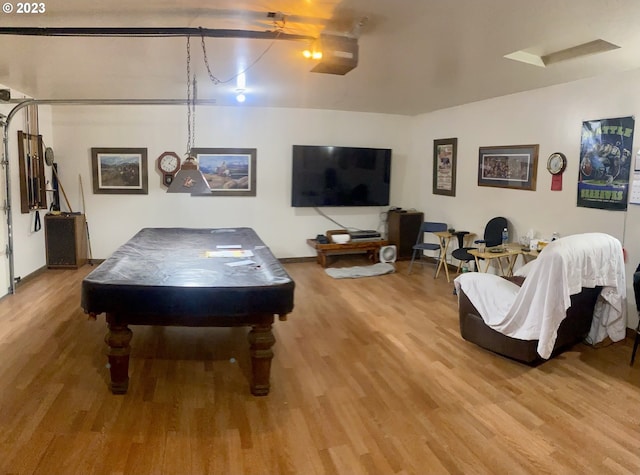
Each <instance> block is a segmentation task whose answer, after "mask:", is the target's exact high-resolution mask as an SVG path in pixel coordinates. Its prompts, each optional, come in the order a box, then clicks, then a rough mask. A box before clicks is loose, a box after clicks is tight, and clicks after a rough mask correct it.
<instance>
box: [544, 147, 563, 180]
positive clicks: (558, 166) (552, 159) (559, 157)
mask: <svg viewBox="0 0 640 475" xmlns="http://www.w3.org/2000/svg"><path fill="white" fill-rule="evenodd" d="M565 168H567V157H565V156H564V154H563V153H560V152H555V153H552V154H551V155H549V159H548V160H547V170H549V173H551V174H552V175H559V174H560V173H562V172H563V171H564V170H565Z"/></svg>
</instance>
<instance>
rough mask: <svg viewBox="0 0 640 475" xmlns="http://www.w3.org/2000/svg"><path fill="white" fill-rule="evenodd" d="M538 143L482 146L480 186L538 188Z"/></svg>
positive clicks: (479, 161) (479, 159)
mask: <svg viewBox="0 0 640 475" xmlns="http://www.w3.org/2000/svg"><path fill="white" fill-rule="evenodd" d="M538 148H539V146H538V144H535V145H508V146H501V147H480V152H479V154H478V155H479V157H478V186H494V187H498V188H513V189H516V190H532V191H535V189H536V175H537V169H538Z"/></svg>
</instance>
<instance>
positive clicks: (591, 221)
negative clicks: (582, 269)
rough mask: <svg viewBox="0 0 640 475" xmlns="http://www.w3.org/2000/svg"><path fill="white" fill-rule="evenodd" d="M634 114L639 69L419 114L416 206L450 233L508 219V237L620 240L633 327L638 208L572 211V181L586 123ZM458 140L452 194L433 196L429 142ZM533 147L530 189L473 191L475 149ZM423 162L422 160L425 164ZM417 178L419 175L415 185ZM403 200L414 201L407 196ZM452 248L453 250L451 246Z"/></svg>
mask: <svg viewBox="0 0 640 475" xmlns="http://www.w3.org/2000/svg"><path fill="white" fill-rule="evenodd" d="M639 110H640V71H634V72H629V73H626V74H616V75H611V76H603V77H600V78H595V79H590V80H585V81H580V82H574V83H571V84H565V85H560V86H555V87H549V88H545V89H540V90H536V91H531V92H526V93H521V94H515V95H511V96H506V97H501V98H497V99H492V100H488V101H483V102H477V103H473V104H468V105H465V106H461V107H456V108H452V109H447V110H442V111H438V112H435V113H431V114H425V115H422V116H419V117H417V118H416V119H415V121H414V122H413V124H412V125H413V130H412V144H411V151H410V158H409V161H410V163H412V164H413V166H414V167H415V171H416V173H415V176H414V177H413V178H412V179H413V180H414V184H413V186H412V187H411V188H414V187H415V189H420V187H418V185H419V182H418V180H420V183H422V184H423V185H424V186H423V187H421V192H420V193H419V196H420V199H419V204H418V206H419V208H420V209H422V210H423V211H424V212H425V215H426V217H427V218H428V219H429V220H432V221H446V222H447V223H448V224H449V225H450V226H452V227H454V228H456V229H464V230H469V231H472V232H475V233H477V234H479V235H482V233H483V230H484V226H485V224H486V222H487V221H488V220H489V219H490V218H492V217H494V216H504V217H506V218H507V219H508V220H509V222H510V224H511V226H512V227H513V230H514V231H515V236H514V238H515V239H517V238H518V237H519V236H520V235H523V234H526V233H527V231H528V230H529V229H534V230H535V231H536V232H537V234H538V237H541V238H549V237H550V236H551V234H552V233H553V232H554V231H557V232H559V233H560V234H561V235H568V234H575V233H581V232H592V231H597V232H606V233H608V234H611V235H612V236H614V237H616V238H618V239H620V241H622V243H623V246H624V247H625V249H626V250H627V252H628V261H627V273H626V275H627V293H628V295H629V300H628V302H629V306H628V313H629V322H630V324H629V326H632V327H635V325H636V324H637V312H636V310H635V300H634V297H633V292H632V287H631V276H632V274H633V271H634V270H635V268H636V266H637V265H638V262H640V246H639V245H638V242H640V241H639V240H640V226H638V225H639V224H640V206H638V205H629V210H628V211H627V212H621V211H605V210H596V209H589V208H578V207H577V206H576V201H577V180H578V168H579V153H580V135H581V126H582V122H583V121H585V120H593V119H601V118H613V117H626V116H634V115H636V112H637V111H639ZM638 122H640V121H638V120H637V121H636V128H635V131H634V136H635V141H634V150H633V157H634V158H635V154H636V152H637V151H638V149H639V148H640V124H639V123H638ZM448 137H457V138H458V154H457V156H458V162H457V163H458V171H457V186H456V196H455V197H448V196H441V195H433V194H432V193H431V191H432V185H431V183H432V178H433V169H432V167H433V140H434V139H441V138H448ZM518 144H539V145H540V153H539V159H538V169H537V186H536V191H525V190H511V189H500V188H489V187H479V186H478V185H477V176H478V175H477V172H478V148H479V147H481V146H498V145H518ZM553 152H562V153H564V154H565V155H566V156H567V160H568V165H567V169H566V171H565V173H564V176H563V189H562V191H551V190H550V188H551V175H550V174H549V173H548V172H547V170H546V163H547V158H548V157H549V155H550V154H551V153H553ZM427 157H428V158H427ZM418 177H420V178H419V179H418ZM402 199H403V202H412V203H413V202H415V199H414V197H413V194H412V193H411V192H410V191H406V192H405V193H404V194H403V198H402ZM452 247H454V248H455V245H454V246H452Z"/></svg>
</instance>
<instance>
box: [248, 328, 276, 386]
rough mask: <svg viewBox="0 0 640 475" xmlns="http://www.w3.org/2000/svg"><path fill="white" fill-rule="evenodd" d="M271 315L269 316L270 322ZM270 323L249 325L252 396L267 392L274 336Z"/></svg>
mask: <svg viewBox="0 0 640 475" xmlns="http://www.w3.org/2000/svg"><path fill="white" fill-rule="evenodd" d="M272 322H273V316H271V323H272ZM271 323H260V324H255V325H251V331H250V332H249V335H248V338H249V345H250V346H249V348H250V353H251V371H252V381H251V394H253V395H254V396H266V395H267V394H269V388H270V384H269V375H270V374H271V360H272V359H273V350H272V349H271V347H272V346H273V345H274V343H275V342H276V338H275V337H274V336H273V332H272V331H271Z"/></svg>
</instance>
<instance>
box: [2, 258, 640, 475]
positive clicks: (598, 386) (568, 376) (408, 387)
mask: <svg viewBox="0 0 640 475" xmlns="http://www.w3.org/2000/svg"><path fill="white" fill-rule="evenodd" d="M349 259H351V258H349ZM349 259H346V260H341V261H340V264H342V265H344V263H345V262H347V263H351V264H353V263H355V264H358V263H361V262H357V258H355V259H356V262H350V260H349ZM286 267H287V270H288V271H289V273H290V274H291V276H292V277H293V279H294V280H295V281H296V296H295V305H296V307H295V310H294V312H293V313H292V314H291V315H290V316H289V320H288V321H286V322H276V324H275V325H274V326H275V336H276V338H277V342H276V345H275V347H274V350H275V354H276V355H275V358H274V360H273V367H272V373H271V385H272V389H271V393H270V394H269V395H268V396H266V397H253V396H251V395H250V393H249V382H248V377H249V355H248V343H247V341H246V334H247V330H245V329H239V328H236V329H214V328H152V327H133V341H132V347H133V350H132V355H131V368H130V373H131V380H130V385H129V393H128V394H127V395H124V396H114V395H112V394H111V393H110V391H109V389H108V387H107V384H108V370H107V369H106V367H105V365H106V356H105V355H106V351H105V350H106V349H105V344H104V342H103V338H104V335H105V333H106V324H105V322H104V316H101V317H99V318H98V320H97V321H92V320H89V319H88V318H87V317H86V315H84V314H83V312H82V310H81V309H80V306H79V298H80V293H79V290H80V282H81V280H82V278H83V277H84V275H86V274H87V273H88V272H89V271H91V270H92V267H90V266H85V267H84V268H82V269H80V270H78V271H74V270H55V271H54V270H51V271H47V272H45V273H44V274H42V275H40V276H37V277H36V278H34V279H33V280H31V281H29V282H27V283H24V284H23V285H21V286H20V287H19V289H18V292H17V293H16V294H15V295H11V296H9V297H7V298H5V299H3V300H2V301H0V473H3V474H31V473H35V474H46V475H49V474H65V475H66V474H83V475H84V474H122V473H126V474H205V473H217V474H225V475H235V474H302V475H312V474H349V475H354V474H361V473H362V474H376V475H377V474H521V473H522V474H591V473H593V474H638V473H640V361H637V362H636V365H635V367H634V368H631V367H630V366H629V358H630V353H631V342H630V341H626V342H623V343H619V344H615V345H611V346H608V347H606V348H600V349H593V348H590V347H587V346H585V345H582V344H580V345H577V346H576V347H575V348H573V349H572V350H571V351H569V352H567V353H564V354H563V355H561V356H560V357H558V358H556V359H553V360H550V361H548V362H546V363H544V364H542V365H540V366H538V367H535V368H532V367H528V366H524V365H521V364H519V363H516V362H513V361H510V360H507V359H505V358H502V357H499V356H496V355H493V354H491V353H489V352H487V351H485V350H482V349H480V348H478V347H476V346H475V345H473V344H471V343H468V342H466V341H464V340H462V339H461V337H460V335H459V331H458V322H457V311H456V309H457V303H456V297H455V296H454V295H452V290H453V284H448V283H447V282H446V280H445V279H444V278H443V277H442V276H441V277H440V278H439V279H438V280H434V278H433V270H434V268H433V265H429V264H427V265H425V266H424V267H422V266H420V265H418V266H414V272H413V273H412V275H407V263H406V262H400V263H397V273H395V274H391V275H386V276H381V277H373V278H365V279H355V280H334V279H332V278H330V277H329V276H327V275H326V274H325V273H324V271H323V269H322V268H321V267H320V266H318V265H317V264H315V263H312V262H305V263H293V264H287V266H286Z"/></svg>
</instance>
